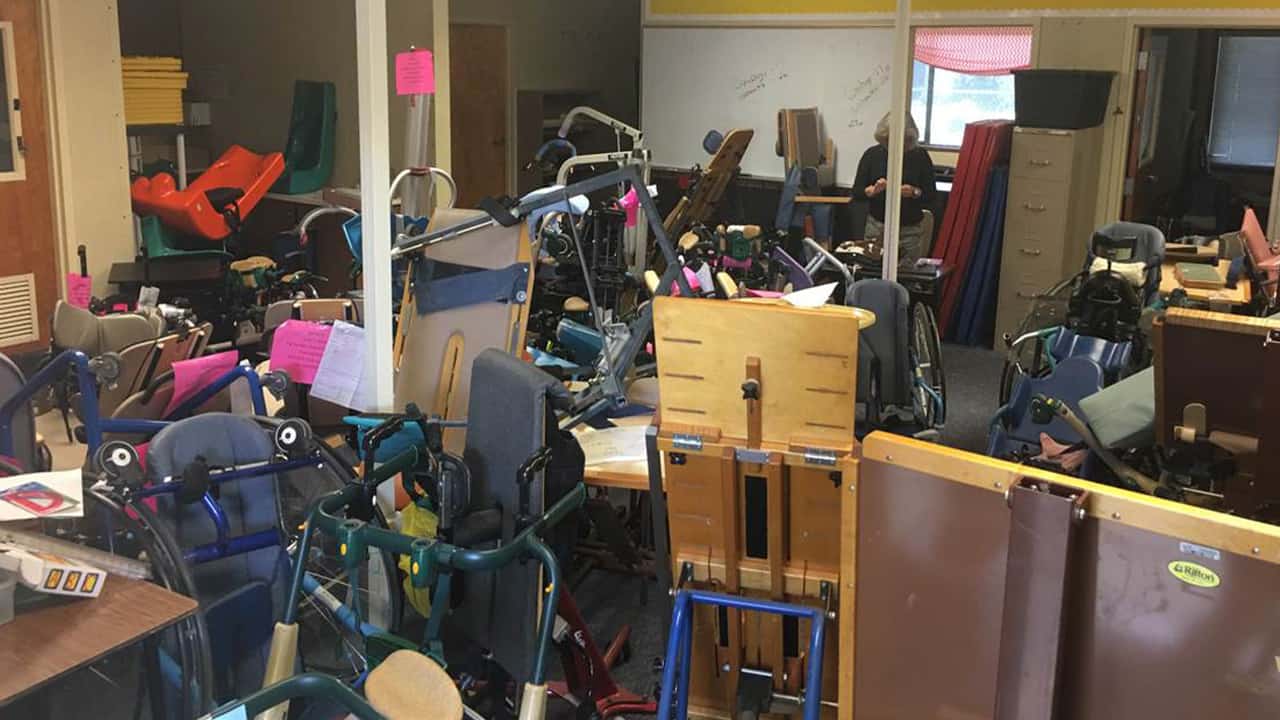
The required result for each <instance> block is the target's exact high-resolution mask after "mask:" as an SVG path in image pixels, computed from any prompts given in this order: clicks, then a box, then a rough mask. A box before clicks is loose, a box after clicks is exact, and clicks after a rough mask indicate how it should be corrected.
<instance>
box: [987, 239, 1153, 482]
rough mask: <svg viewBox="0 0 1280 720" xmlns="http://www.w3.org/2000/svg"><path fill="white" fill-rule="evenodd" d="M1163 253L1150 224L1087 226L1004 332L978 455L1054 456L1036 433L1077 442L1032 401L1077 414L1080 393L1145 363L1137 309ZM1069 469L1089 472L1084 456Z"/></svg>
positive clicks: (1148, 300) (1149, 292)
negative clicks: (1065, 261)
mask: <svg viewBox="0 0 1280 720" xmlns="http://www.w3.org/2000/svg"><path fill="white" fill-rule="evenodd" d="M1163 261H1164V235H1163V234H1162V233H1161V232H1160V231H1159V230H1158V229H1156V228H1154V227H1152V226H1149V225H1141V224H1138V223H1123V222H1122V223H1112V224H1110V225H1106V226H1104V227H1102V228H1100V229H1099V230H1098V231H1097V232H1095V233H1094V235H1093V237H1092V238H1091V240H1090V244H1089V249H1088V252H1087V253H1086V257H1085V262H1084V266H1083V268H1082V269H1081V271H1080V272H1079V273H1077V274H1076V275H1074V276H1072V277H1070V278H1068V279H1066V280H1064V281H1063V282H1061V283H1059V284H1058V285H1056V286H1054V287H1053V288H1051V289H1050V290H1048V291H1047V292H1045V293H1042V294H1040V295H1039V296H1037V297H1036V298H1035V300H1034V302H1033V304H1032V308H1031V311H1030V312H1029V313H1028V315H1027V317H1026V318H1024V319H1023V322H1022V324H1021V326H1020V327H1019V330H1018V334H1017V336H1016V337H1006V338H1005V341H1006V343H1007V345H1008V355H1007V357H1006V359H1005V365H1004V368H1003V369H1002V371H1001V379H1000V391H999V392H1000V397H999V409H998V410H997V411H996V414H995V416H994V417H993V418H992V421H991V426H990V431H989V433H988V443H987V454H989V455H991V456H993V457H1001V458H1006V459H1012V460H1017V461H1020V462H1032V463H1043V462H1056V461H1051V460H1049V459H1048V458H1046V452H1047V450H1046V448H1045V447H1044V445H1045V444H1044V443H1043V442H1042V438H1043V437H1044V436H1047V437H1049V438H1051V439H1052V440H1053V442H1054V443H1055V444H1056V445H1058V446H1061V447H1064V448H1067V451H1070V450H1078V449H1083V445H1084V441H1085V440H1086V438H1084V437H1083V436H1082V435H1081V434H1080V433H1079V432H1078V431H1077V430H1076V429H1074V428H1073V427H1071V426H1069V425H1068V423H1066V422H1065V421H1064V420H1063V419H1062V418H1061V417H1051V416H1049V415H1047V414H1046V413H1045V412H1044V411H1043V410H1042V409H1038V408H1041V405H1040V404H1037V403H1036V402H1034V399H1035V398H1037V397H1049V398H1053V399H1055V400H1056V401H1057V402H1058V403H1059V405H1060V406H1063V407H1066V408H1067V409H1069V410H1070V411H1072V412H1073V413H1075V414H1080V407H1079V403H1080V401H1081V400H1083V399H1084V398H1086V397H1088V396H1090V395H1093V394H1094V393H1097V392H1098V391H1099V390H1101V389H1103V388H1104V387H1107V386H1109V385H1111V384H1114V383H1116V382H1118V381H1119V380H1121V379H1123V378H1125V377H1127V376H1129V375H1131V374H1132V373H1134V372H1137V371H1138V370H1141V369H1142V368H1144V367H1146V366H1147V365H1149V364H1150V355H1151V353H1150V349H1149V344H1148V342H1147V339H1146V332H1145V330H1144V329H1143V317H1144V313H1145V311H1146V310H1147V308H1148V307H1150V306H1151V305H1153V304H1154V303H1155V302H1156V301H1157V300H1158V297H1159V288H1160V267H1161V264H1162V263H1163ZM1058 449H1059V450H1060V449H1061V448H1058ZM1055 452H1056V450H1055ZM1054 469H1060V470H1063V469H1066V468H1064V467H1055V468H1054ZM1073 469H1074V471H1075V472H1076V474H1079V475H1081V476H1083V477H1088V476H1090V475H1091V474H1092V472H1093V469H1094V468H1093V466H1092V463H1091V458H1088V459H1086V460H1085V461H1084V463H1083V464H1082V465H1080V466H1079V467H1075V468H1073Z"/></svg>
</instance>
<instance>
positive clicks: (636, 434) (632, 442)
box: [577, 425, 648, 465]
mask: <svg viewBox="0 0 1280 720" xmlns="http://www.w3.org/2000/svg"><path fill="white" fill-rule="evenodd" d="M644 433H645V426H644V425H621V426H618V427H611V428H605V429H603V430H589V431H585V432H581V433H578V435H577V438H578V444H579V445H581V446H582V454H583V455H584V456H585V457H586V460H587V462H586V464H587V465H603V464H605V463H615V462H634V461H637V460H644V459H645V458H646V457H648V454H647V453H646V452H645V446H644Z"/></svg>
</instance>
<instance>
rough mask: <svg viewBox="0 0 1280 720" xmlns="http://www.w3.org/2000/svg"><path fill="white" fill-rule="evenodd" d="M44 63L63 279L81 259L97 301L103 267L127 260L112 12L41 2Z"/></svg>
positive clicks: (99, 0) (128, 229)
mask: <svg viewBox="0 0 1280 720" xmlns="http://www.w3.org/2000/svg"><path fill="white" fill-rule="evenodd" d="M42 7H43V9H44V12H45V28H46V33H45V48H44V51H45V58H46V67H47V75H46V81H47V82H48V84H49V93H48V94H49V99H50V103H49V114H50V126H51V132H50V133H49V136H50V139H51V142H52V145H53V147H52V148H51V150H52V155H53V158H54V162H53V179H54V199H55V205H54V213H55V221H56V229H57V235H58V238H59V240H60V243H59V245H60V247H58V248H56V249H51V250H56V251H57V252H58V255H59V260H60V262H61V265H62V268H63V270H64V271H66V270H69V269H72V268H73V267H74V266H75V263H76V247H77V246H79V245H82V244H83V245H85V246H87V247H88V251H89V272H90V274H91V275H93V289H94V292H95V293H96V294H99V295H101V294H104V292H105V291H106V289H107V274H108V272H109V270H110V268H111V263H113V262H119V261H122V260H132V259H133V253H134V246H133V223H132V221H131V219H130V209H129V168H128V153H127V151H126V145H125V126H124V90H123V87H122V81H121V78H120V36H119V34H118V32H117V25H116V6H115V3H114V2H109V1H107V0H45V1H44V2H43V3H42Z"/></svg>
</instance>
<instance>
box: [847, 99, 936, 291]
mask: <svg viewBox="0 0 1280 720" xmlns="http://www.w3.org/2000/svg"><path fill="white" fill-rule="evenodd" d="M906 117H907V132H906V144H905V150H906V154H905V155H904V156H903V159H902V188H901V189H900V192H901V193H902V216H901V217H902V230H901V231H900V232H899V233H898V267H900V268H905V269H910V268H911V267H912V266H914V265H915V264H916V260H918V259H920V256H921V255H923V254H924V253H925V252H926V251H927V250H928V247H927V243H929V242H930V240H931V239H932V238H926V237H925V236H924V223H923V220H924V211H925V210H926V209H928V208H930V207H931V206H932V204H933V197H934V194H935V193H936V192H937V188H936V187H935V186H934V181H933V160H932V159H930V158H929V151H928V150H925V149H924V148H922V147H920V146H919V145H917V144H916V141H917V140H918V139H919V137H920V131H919V130H917V129H916V122H915V120H913V119H912V118H911V114H910V113H907V116H906ZM888 175H889V114H888V113H885V115H884V117H882V118H880V122H879V123H878V124H877V125H876V144H875V145H872V146H871V147H869V148H867V151H866V152H864V153H863V154H862V159H861V160H859V161H858V174H857V176H856V177H854V179H853V198H854V200H855V201H866V202H867V204H868V206H869V207H868V208H867V225H866V231H865V232H864V233H863V239H864V240H872V239H875V240H883V239H884V209H885V191H886V189H887V187H886V186H887V185H888V183H887V181H886V180H885V178H886V177H887V176H888Z"/></svg>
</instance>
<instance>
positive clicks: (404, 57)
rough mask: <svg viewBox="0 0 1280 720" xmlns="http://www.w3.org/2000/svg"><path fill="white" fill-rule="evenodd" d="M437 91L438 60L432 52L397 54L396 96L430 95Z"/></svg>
mask: <svg viewBox="0 0 1280 720" xmlns="http://www.w3.org/2000/svg"><path fill="white" fill-rule="evenodd" d="M435 91H436V60H435V56H434V55H432V54H431V51H430V50H410V51H409V52H402V53H396V94H397V95H423V94H426V95H430V94H432V93H434V92H435Z"/></svg>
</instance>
